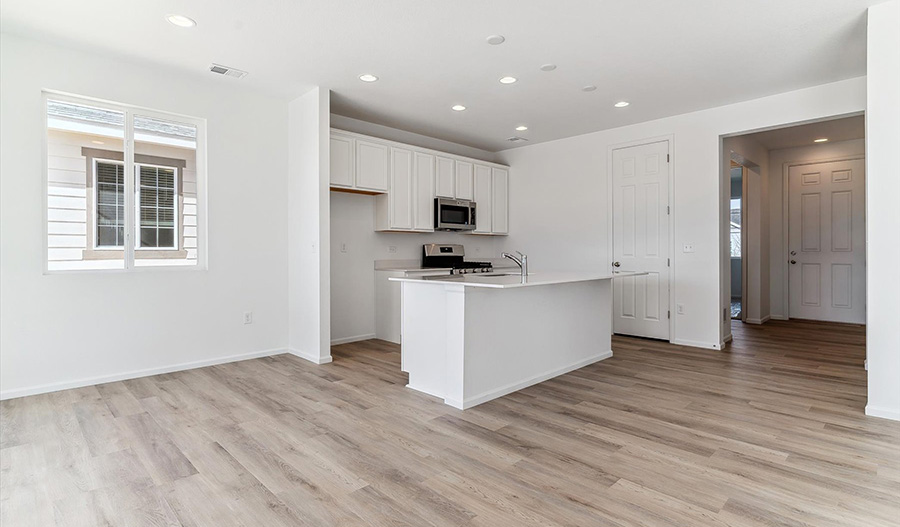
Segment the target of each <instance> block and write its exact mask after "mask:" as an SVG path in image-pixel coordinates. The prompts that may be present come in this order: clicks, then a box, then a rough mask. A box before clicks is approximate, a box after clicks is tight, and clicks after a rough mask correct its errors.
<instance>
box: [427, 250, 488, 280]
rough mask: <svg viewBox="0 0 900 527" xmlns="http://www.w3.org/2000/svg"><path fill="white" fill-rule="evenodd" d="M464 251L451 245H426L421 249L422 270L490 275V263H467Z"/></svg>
mask: <svg viewBox="0 0 900 527" xmlns="http://www.w3.org/2000/svg"><path fill="white" fill-rule="evenodd" d="M465 256H466V250H465V248H464V247H463V246H462V245H458V244H453V243H446V244H444V243H426V244H425V245H424V246H423V247H422V267H423V268H429V269H431V268H450V269H451V271H450V274H468V273H490V272H491V271H493V270H494V268H493V266H491V262H468V261H466V260H465Z"/></svg>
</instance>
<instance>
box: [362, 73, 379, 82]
mask: <svg viewBox="0 0 900 527" xmlns="http://www.w3.org/2000/svg"><path fill="white" fill-rule="evenodd" d="M359 80H361V81H363V82H375V81H377V80H378V77H376V76H375V75H372V74H371V73H363V74H362V75H360V76H359Z"/></svg>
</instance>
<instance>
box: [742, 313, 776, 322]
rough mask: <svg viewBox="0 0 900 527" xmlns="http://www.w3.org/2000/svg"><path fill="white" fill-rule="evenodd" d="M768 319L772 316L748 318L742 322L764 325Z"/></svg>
mask: <svg viewBox="0 0 900 527" xmlns="http://www.w3.org/2000/svg"><path fill="white" fill-rule="evenodd" d="M770 318H772V315H766V316H764V317H762V318H748V319H747V320H745V321H744V322H745V323H747V324H765V323H766V322H768V321H769V319H770Z"/></svg>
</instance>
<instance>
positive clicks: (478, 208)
mask: <svg viewBox="0 0 900 527" xmlns="http://www.w3.org/2000/svg"><path fill="white" fill-rule="evenodd" d="M492 181H493V177H492V175H491V167H489V166H485V165H475V185H474V192H473V195H474V199H475V231H474V232H475V234H491V232H492V231H491V225H492V219H493V216H492V213H491V211H492V210H493V206H492V205H493V203H492V202H493V197H492V196H493V194H494V191H493V183H492Z"/></svg>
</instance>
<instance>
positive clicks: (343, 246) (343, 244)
mask: <svg viewBox="0 0 900 527" xmlns="http://www.w3.org/2000/svg"><path fill="white" fill-rule="evenodd" d="M341 252H342V253H345V252H347V242H341Z"/></svg>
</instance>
